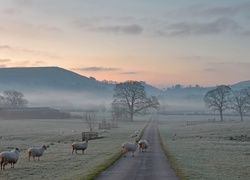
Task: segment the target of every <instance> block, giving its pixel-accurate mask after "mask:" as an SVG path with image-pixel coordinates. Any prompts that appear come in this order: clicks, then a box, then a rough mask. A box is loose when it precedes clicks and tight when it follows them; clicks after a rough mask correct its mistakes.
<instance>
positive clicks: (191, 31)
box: [159, 18, 240, 36]
mask: <svg viewBox="0 0 250 180" xmlns="http://www.w3.org/2000/svg"><path fill="white" fill-rule="evenodd" d="M239 28H240V26H239V25H238V23H236V22H235V21H234V20H232V19H230V18H219V19H217V20H215V21H213V22H209V23H204V22H203V23H190V22H180V23H173V24H170V25H168V27H167V28H166V30H165V32H164V31H159V35H165V36H185V35H210V34H219V33H223V32H227V31H234V30H236V29H239Z"/></svg>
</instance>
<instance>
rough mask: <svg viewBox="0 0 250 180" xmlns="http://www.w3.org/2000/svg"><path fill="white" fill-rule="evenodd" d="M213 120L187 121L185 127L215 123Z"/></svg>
mask: <svg viewBox="0 0 250 180" xmlns="http://www.w3.org/2000/svg"><path fill="white" fill-rule="evenodd" d="M215 122H216V121H215V119H208V120H203V121H187V126H190V125H198V124H206V123H215Z"/></svg>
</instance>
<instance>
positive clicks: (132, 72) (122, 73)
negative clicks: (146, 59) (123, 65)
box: [121, 72, 138, 74]
mask: <svg viewBox="0 0 250 180" xmlns="http://www.w3.org/2000/svg"><path fill="white" fill-rule="evenodd" d="M121 74H138V72H122V73H121Z"/></svg>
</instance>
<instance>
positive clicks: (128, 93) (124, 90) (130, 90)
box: [112, 81, 159, 122]
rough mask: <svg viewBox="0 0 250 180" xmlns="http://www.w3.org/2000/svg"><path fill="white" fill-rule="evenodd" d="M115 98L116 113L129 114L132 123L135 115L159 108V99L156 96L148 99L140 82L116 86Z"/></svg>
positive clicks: (113, 104)
mask: <svg viewBox="0 0 250 180" xmlns="http://www.w3.org/2000/svg"><path fill="white" fill-rule="evenodd" d="M113 98H114V100H113V102H112V108H113V110H114V112H119V114H120V113H122V114H128V116H129V119H130V121H131V122H133V121H134V115H136V114H141V113H144V112H145V111H146V110H147V109H148V108H157V107H158V106H159V102H158V99H157V98H156V97H155V96H151V97H147V95H146V91H145V88H144V86H143V85H142V84H141V83H140V82H138V81H126V82H124V83H119V84H116V85H115V89H114V94H113Z"/></svg>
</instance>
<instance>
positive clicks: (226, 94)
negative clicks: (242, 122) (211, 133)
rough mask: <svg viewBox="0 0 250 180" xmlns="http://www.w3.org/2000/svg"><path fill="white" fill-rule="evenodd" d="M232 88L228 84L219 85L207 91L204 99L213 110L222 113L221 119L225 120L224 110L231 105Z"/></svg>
mask: <svg viewBox="0 0 250 180" xmlns="http://www.w3.org/2000/svg"><path fill="white" fill-rule="evenodd" d="M230 95H231V88H230V87H229V86H226V85H220V86H217V87H216V88H215V89H212V90H210V91H208V92H207V93H206V95H205V96H204V98H203V100H204V102H205V105H206V106H207V107H208V108H210V109H212V110H213V111H218V112H219V113H220V120H221V121H223V111H225V110H226V109H228V108H229V107H230V101H229V98H230Z"/></svg>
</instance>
